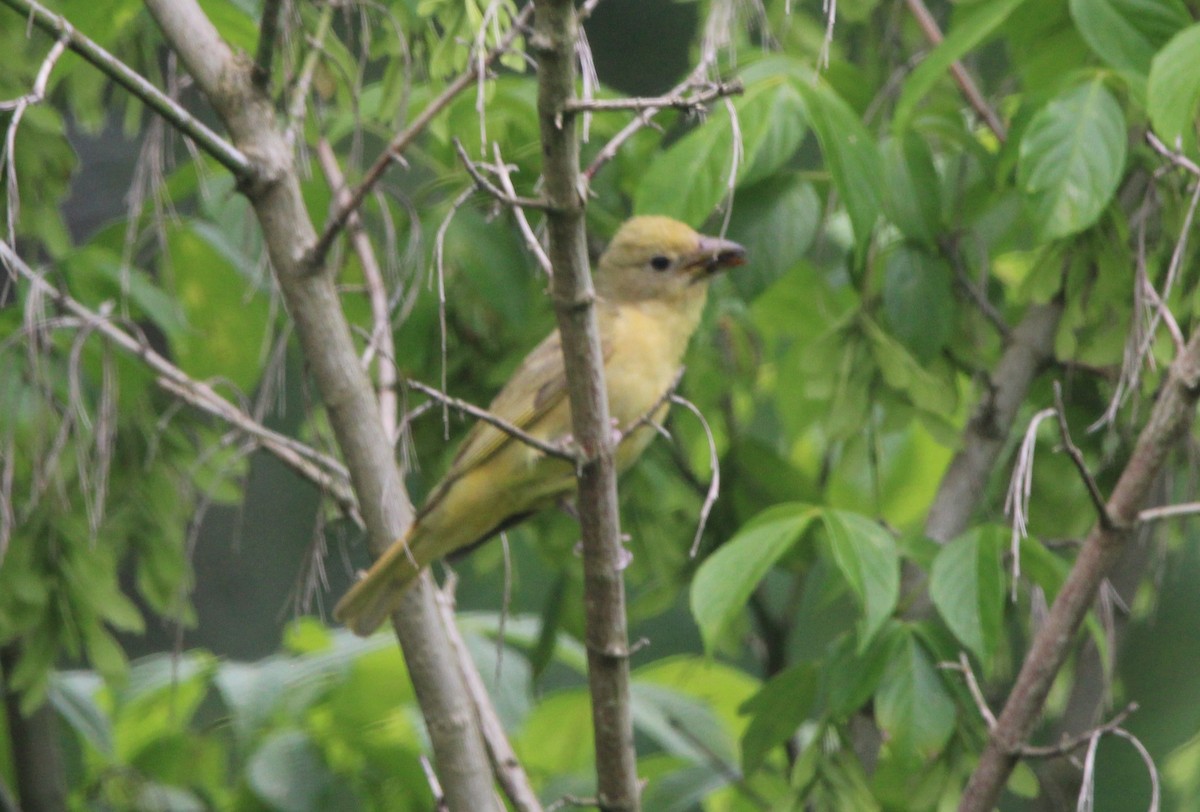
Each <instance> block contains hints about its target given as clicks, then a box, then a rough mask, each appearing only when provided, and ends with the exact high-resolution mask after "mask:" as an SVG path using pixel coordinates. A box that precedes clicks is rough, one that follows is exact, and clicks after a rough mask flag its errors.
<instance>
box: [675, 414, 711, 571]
mask: <svg viewBox="0 0 1200 812" xmlns="http://www.w3.org/2000/svg"><path fill="white" fill-rule="evenodd" d="M671 402H672V403H678V404H679V405H680V406H682V407H684V408H685V409H687V410H688V411H689V412H691V413H692V414H694V415H695V416H696V419H697V420H699V421H700V426H701V428H703V429H704V437H705V439H707V440H708V466H709V469H710V470H711V471H712V477H711V478H710V479H709V482H708V491H707V492H706V493H705V494H704V503H703V504H701V505H700V521H699V522H698V523H697V524H696V535H695V536H694V537H693V538H692V546H691V549H690V550H689V551H688V555H689V556H690V557H691V558H695V557H696V553H698V552H699V551H700V539H701V538H702V537H703V536H704V528H705V527H706V526H707V525H708V514H709V513H711V512H712V509H713V505H715V504H716V503H717V497H718V496H719V495H720V493H721V458H720V456H719V455H718V454H717V441H716V440H715V439H714V438H713V433H712V429H711V428H710V427H709V425H708V421H707V420H705V419H704V412H702V411H700V409H699V408H698V407H697V406H696V404H694V403H692V402H691V401H690V400H688V399H687V398H685V397H681V396H680V395H678V394H672V395H671Z"/></svg>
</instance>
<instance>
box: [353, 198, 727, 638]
mask: <svg viewBox="0 0 1200 812" xmlns="http://www.w3.org/2000/svg"><path fill="white" fill-rule="evenodd" d="M744 256H745V252H744V251H743V249H742V247H741V246H739V245H737V244H736V243H732V242H728V241H726V240H720V239H717V238H714V237H703V236H701V235H699V234H697V233H696V232H695V231H693V230H692V229H691V228H689V227H688V226H686V225H684V224H683V223H680V222H678V221H676V220H672V219H670V218H667V217H636V218H634V219H632V220H629V221H628V222H626V223H625V224H624V225H623V226H621V228H620V230H619V231H618V232H617V234H616V236H615V237H613V240H612V242H611V243H610V245H609V247H608V249H607V250H606V251H605V252H604V254H603V255H602V256H601V257H600V263H599V266H598V268H597V270H596V274H595V284H596V294H597V301H596V318H597V324H598V326H599V328H600V340H601V347H602V349H603V352H604V372H605V378H606V382H607V386H608V402H609V413H610V414H611V416H612V418H613V420H614V421H615V422H616V425H617V428H618V429H619V430H624V429H627V428H628V427H630V426H632V425H633V424H635V423H636V422H637V421H638V420H641V419H642V418H644V417H646V416H647V412H649V411H650V410H651V409H652V408H654V406H655V404H656V403H658V402H659V401H660V400H661V399H662V396H663V394H664V393H665V392H666V390H667V388H668V387H669V386H670V385H671V383H672V381H673V380H674V378H675V375H676V373H677V372H678V369H679V365H680V362H681V361H682V360H683V354H684V351H685V350H686V349H687V344H688V341H689V339H690V338H691V337H692V333H694V332H695V330H696V326H697V324H699V321H700V314H701V311H702V310H703V308H704V300H705V296H706V294H707V290H708V280H709V278H710V277H711V276H712V274H713V273H715V272H716V271H719V270H720V269H722V268H725V267H729V266H731V265H738V264H741V262H742V261H743V258H744ZM666 410H667V405H666V404H663V405H662V406H661V408H660V409H659V412H658V413H657V414H656V415H654V418H655V420H658V419H661V418H662V417H663V416H664V415H665V413H666ZM488 411H490V412H491V413H493V414H495V415H497V416H499V417H502V418H504V419H505V420H507V421H509V422H510V423H513V424H514V425H516V426H518V427H519V428H521V429H522V430H524V431H526V432H528V433H529V434H531V435H533V436H534V437H537V438H538V439H541V440H545V441H548V442H552V443H554V442H561V441H562V440H564V438H566V437H568V436H569V435H570V434H571V415H570V409H569V403H568V401H567V389H566V376H565V374H564V371H563V359H562V346H561V342H560V340H559V335H558V332H557V331H555V332H553V333H551V334H550V335H549V336H548V337H547V338H546V339H545V340H544V341H542V343H541V344H539V345H538V346H537V347H536V348H535V349H534V350H533V351H532V352H531V353H529V355H528V356H526V358H525V360H524V361H523V362H522V363H521V365H520V366H519V367H518V368H517V370H516V372H514V373H513V375H512V377H511V378H510V379H509V381H508V383H507V384H505V386H504V388H503V389H502V390H501V391H500V394H498V395H497V396H496V399H495V400H493V401H492V403H491V405H490V406H489V407H488ZM653 431H654V429H653V428H652V427H650V426H645V427H643V428H640V429H638V430H637V431H634V432H633V433H632V434H631V435H629V436H628V437H626V438H625V439H624V440H623V441H622V442H621V445H620V446H619V447H618V449H617V454H616V462H617V468H618V470H621V471H623V470H625V469H626V468H628V467H629V466H630V465H631V464H632V463H633V461H634V460H636V459H637V457H638V456H639V455H640V454H641V453H642V451H643V450H644V449H645V447H646V445H647V444H648V443H649V442H650V440H651V438H652V436H653ZM574 488H575V475H574V472H573V471H572V469H571V466H570V465H569V464H568V463H567V462H565V461H564V460H561V459H555V458H553V457H547V456H546V455H545V454H542V453H541V452H540V451H538V450H537V449H535V448H532V447H530V446H529V445H526V444H525V443H522V442H520V441H519V440H516V439H514V438H512V437H511V436H509V435H508V434H505V433H504V432H502V431H500V430H499V429H497V428H494V427H493V426H491V425H489V424H487V423H482V422H481V423H476V424H475V426H474V427H473V428H472V429H471V431H470V432H469V433H468V434H467V437H466V439H465V440H464V441H463V444H462V447H461V448H460V449H459V451H458V454H457V455H456V456H455V458H454V462H453V463H452V464H451V466H450V470H449V471H447V472H446V475H445V477H444V478H443V479H442V481H441V482H440V483H439V484H438V485H437V487H436V488H434V490H433V492H432V493H431V494H430V496H429V499H428V500H427V501H426V503H425V505H424V506H423V507H422V508H421V510H420V512H419V513H418V514H417V517H416V520H415V521H414V523H413V526H412V529H411V530H410V531H409V533H408V535H407V536H406V537H405V538H404V539H402V540H400V541H397V542H396V543H395V544H393V545H392V546H391V547H390V548H389V549H388V550H387V552H386V553H384V555H383V556H381V557H380V559H379V560H378V561H376V562H375V565H374V566H372V567H371V569H370V571H369V572H367V574H366V576H364V577H363V578H362V580H360V581H359V582H358V583H357V584H355V585H354V587H353V588H351V589H350V591H349V592H348V593H346V596H345V597H344V598H342V600H341V601H340V602H339V603H338V605H337V607H336V608H335V609H334V616H335V617H336V618H337V619H338V620H340V621H342V622H344V623H345V624H346V625H347V626H349V627H350V628H351V629H352V630H353V631H354V632H356V633H357V634H364V635H365V634H370V633H371V632H372V631H374V630H375V628H376V627H377V626H379V624H380V623H382V622H383V620H384V619H385V618H386V617H387V616H388V615H389V614H390V613H391V612H392V611H394V610H395V608H396V607H397V606H398V604H399V602H400V597H401V595H402V594H403V592H404V589H405V587H406V586H407V585H408V584H409V583H410V582H411V581H412V580H413V578H415V577H416V575H417V573H418V572H420V570H421V568H422V567H425V566H426V565H428V564H429V563H431V562H432V561H435V560H437V559H439V558H442V557H444V556H446V555H448V554H450V553H452V552H454V551H455V550H458V549H461V548H463V547H468V546H470V545H472V544H475V543H476V542H479V541H482V540H484V539H486V538H487V537H489V536H491V535H492V534H494V533H496V532H497V531H498V530H500V529H502V528H504V527H507V526H509V525H511V524H514V523H516V522H518V521H520V520H521V519H522V518H524V517H525V516H528V515H529V514H531V513H535V512H537V511H539V510H542V509H543V508H546V507H549V506H551V505H553V504H554V503H555V502H556V501H558V500H559V499H561V498H562V497H564V496H566V495H568V494H569V493H571V492H572V491H573V490H574Z"/></svg>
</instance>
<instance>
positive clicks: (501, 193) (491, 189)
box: [454, 138, 550, 211]
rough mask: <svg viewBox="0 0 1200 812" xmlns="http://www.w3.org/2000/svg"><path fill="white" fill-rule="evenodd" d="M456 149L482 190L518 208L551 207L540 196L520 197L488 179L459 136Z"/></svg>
mask: <svg viewBox="0 0 1200 812" xmlns="http://www.w3.org/2000/svg"><path fill="white" fill-rule="evenodd" d="M454 151H455V152H457V153H458V158H459V160H461V161H462V163H463V166H464V167H465V168H466V170H467V174H468V175H470V176H471V179H472V180H474V181H475V186H476V187H478V188H479V189H481V190H482V191H484V192H487V193H488V194H489V195H491V196H492V197H494V198H495V199H496V200H497V201H499V202H500V203H503V204H504V205H506V206H512V207H513V208H517V209H538V210H540V211H546V210H548V209H549V208H550V204H549V203H547V202H546V201H545V200H539V199H538V198H533V197H519V196H517V195H514V194H509V193H508V192H506V191H505V190H503V189H501V188H500V187H498V186H496V184H494V183H492V182H491V181H490V180H488V179H487V177H485V176H484V174H483V173H482V172H480V171H479V166H478V165H476V163H475V162H474V161H472V160H471V157H470V156H469V155H467V151H466V150H465V149H464V148H463V145H462V141H459V140H458V138H455V139H454Z"/></svg>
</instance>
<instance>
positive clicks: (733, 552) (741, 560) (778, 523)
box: [691, 503, 818, 654]
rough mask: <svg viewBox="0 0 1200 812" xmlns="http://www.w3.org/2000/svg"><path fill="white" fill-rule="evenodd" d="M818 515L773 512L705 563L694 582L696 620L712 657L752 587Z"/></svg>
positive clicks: (805, 510)
mask: <svg viewBox="0 0 1200 812" xmlns="http://www.w3.org/2000/svg"><path fill="white" fill-rule="evenodd" d="M817 514H818V510H817V509H816V508H814V507H812V506H810V505H804V504H799V503H792V504H786V505H777V506H775V507H773V508H769V509H767V510H765V511H763V512H762V513H760V514H759V515H758V516H756V517H755V518H754V519H752V520H750V521H749V522H747V523H746V525H745V526H744V527H743V528H742V529H741V530H740V531H739V532H738V533H737V535H735V536H734V537H733V538H731V539H730V540H729V541H728V542H726V543H725V544H724V545H723V546H722V547H721V548H720V549H718V550H717V551H716V552H715V553H713V554H712V555H710V556H709V557H708V558H707V559H705V561H704V563H703V564H701V565H700V569H699V570H698V571H697V572H696V577H695V578H694V579H693V580H692V591H691V605H692V615H693V617H695V618H696V624H697V625H698V626H699V627H700V635H701V637H703V638H704V648H705V650H706V651H708V652H709V653H710V654H711V653H712V651H713V649H714V648H715V647H716V644H717V641H718V640H720V639H721V636H722V635H723V634H724V633H725V630H726V629H727V628H729V624H730V623H732V622H733V620H734V618H736V617H737V616H738V615H739V614H740V613H741V611H742V609H743V607H745V605H746V602H747V601H748V600H749V598H750V593H752V592H753V591H754V587H756V586H757V585H758V582H759V581H761V580H762V579H763V576H765V575H766V574H767V571H768V570H770V569H771V567H772V566H773V565H774V564H775V562H776V561H778V560H779V559H780V558H781V557H782V556H783V554H784V553H786V552H787V551H788V550H789V549H791V546H792V545H793V544H795V543H796V541H797V540H798V539H799V538H800V536H801V535H802V534H803V533H804V530H805V529H806V528H807V527H808V525H809V523H810V522H812V520H813V519H814V518H816V516H817Z"/></svg>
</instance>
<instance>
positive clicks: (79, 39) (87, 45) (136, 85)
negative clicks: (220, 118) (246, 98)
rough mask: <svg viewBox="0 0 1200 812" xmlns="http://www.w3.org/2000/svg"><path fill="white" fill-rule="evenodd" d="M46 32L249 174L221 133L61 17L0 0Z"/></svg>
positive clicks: (20, 0)
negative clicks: (59, 38) (57, 37)
mask: <svg viewBox="0 0 1200 812" xmlns="http://www.w3.org/2000/svg"><path fill="white" fill-rule="evenodd" d="M0 2H3V3H4V4H5V5H7V6H9V7H10V8H12V9H14V10H16V11H17V12H19V13H20V14H23V15H24V16H25V17H27V18H28V19H30V20H32V21H33V24H34V25H36V26H37V27H38V28H40V29H42V30H43V31H46V32H48V33H50V34H53V35H56V36H61V37H66V39H67V42H68V45H69V47H70V48H71V50H72V51H75V52H76V53H77V54H79V55H80V56H82V57H83V58H84V59H86V60H87V61H88V62H90V63H91V64H92V65H94V66H96V68H98V69H99V70H100V72H101V73H103V74H104V75H105V76H107V77H108V78H110V79H112V80H113V81H114V82H116V83H117V84H119V85H121V86H122V87H123V88H125V89H126V90H128V91H129V92H130V93H132V94H133V95H134V96H136V97H137V98H138V99H139V100H140V101H141V102H142V103H143V104H145V105H146V106H147V107H149V108H150V109H151V110H153V111H154V112H156V113H158V114H159V115H160V116H162V117H163V118H165V119H166V120H167V121H169V122H170V123H171V124H172V125H173V126H174V127H175V128H176V129H177V130H179V131H180V132H182V133H183V134H184V135H186V136H188V137H189V138H191V139H192V140H193V141H195V142H196V143H197V144H198V145H199V146H200V148H201V149H203V150H204V151H205V152H207V153H208V154H209V155H211V156H212V157H214V158H216V159H217V161H218V162H220V164H221V165H222V166H224V167H225V168H226V169H228V170H229V171H230V172H232V173H233V174H234V175H235V176H236V177H238V178H239V179H242V180H245V179H247V178H249V177H250V176H251V175H252V171H251V166H250V161H249V160H248V159H247V158H246V156H245V155H243V154H242V152H241V151H240V150H239V149H237V148H236V147H234V146H233V145H232V144H230V143H229V142H228V141H226V140H225V139H224V138H222V137H221V136H219V135H217V134H216V133H215V132H213V131H212V130H210V129H209V128H208V127H206V126H204V124H203V123H201V121H200V120H199V119H197V118H196V117H195V116H193V115H192V114H191V113H189V112H188V111H187V110H184V109H183V107H181V106H180V105H179V104H178V103H176V102H175V100H173V99H172V98H171V97H169V96H168V95H167V94H165V93H163V92H162V91H161V90H159V89H158V88H156V87H155V86H154V85H152V84H150V82H148V81H147V80H146V79H145V78H144V77H143V76H142V75H141V74H140V73H138V72H137V71H135V70H133V69H132V68H130V67H129V66H128V65H126V64H125V63H124V62H122V61H121V60H119V59H117V58H116V57H115V56H113V55H112V54H110V53H109V52H108V51H106V50H104V49H103V48H101V47H100V46H99V45H97V44H96V43H95V42H93V41H92V40H90V39H88V38H87V37H85V36H84V35H83V34H80V33H79V32H78V31H76V30H75V29H74V28H73V27H72V26H71V24H70V23H68V22H67V21H66V19H65V18H63V17H60V16H58V15H57V14H54V13H53V12H51V11H50V10H49V9H47V8H46V7H45V6H43V5H41V4H40V3H38V2H37V0H0Z"/></svg>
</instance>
